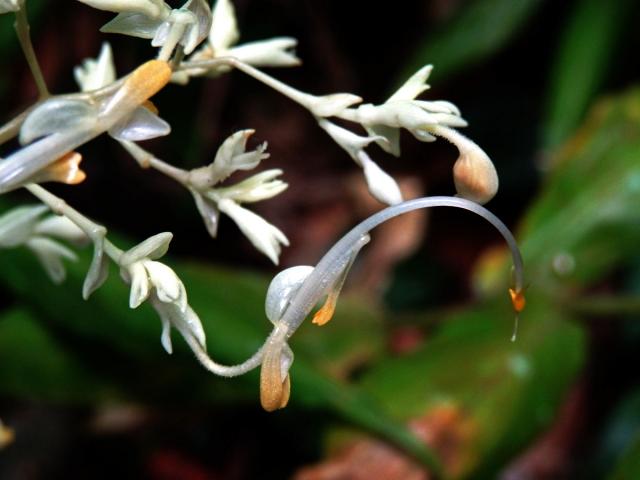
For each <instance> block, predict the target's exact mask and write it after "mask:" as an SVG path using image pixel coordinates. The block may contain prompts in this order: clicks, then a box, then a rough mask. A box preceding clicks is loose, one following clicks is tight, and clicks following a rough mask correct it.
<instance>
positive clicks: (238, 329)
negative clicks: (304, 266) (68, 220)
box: [0, 249, 438, 470]
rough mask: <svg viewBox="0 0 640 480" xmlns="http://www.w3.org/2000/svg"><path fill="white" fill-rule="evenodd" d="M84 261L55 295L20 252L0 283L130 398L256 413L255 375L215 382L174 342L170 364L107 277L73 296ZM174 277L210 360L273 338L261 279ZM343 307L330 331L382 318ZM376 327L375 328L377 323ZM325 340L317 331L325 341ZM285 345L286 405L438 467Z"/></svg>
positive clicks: (360, 399) (382, 415) (400, 431)
mask: <svg viewBox="0 0 640 480" xmlns="http://www.w3.org/2000/svg"><path fill="white" fill-rule="evenodd" d="M88 263H89V255H88V252H84V253H83V255H82V260H81V262H79V263H78V264H71V265H69V271H68V277H67V282H66V283H65V285H63V286H61V287H57V286H55V285H53V284H51V283H50V282H49V281H48V280H47V279H46V277H45V275H44V274H43V272H42V271H41V270H40V268H39V267H38V266H37V265H36V263H35V260H34V259H33V258H32V257H31V256H30V255H29V254H27V253H26V252H24V251H21V250H20V249H18V250H14V251H10V252H0V270H2V272H3V275H2V276H0V282H2V283H3V284H4V286H5V287H6V288H7V289H9V290H10V291H12V292H13V293H14V295H16V296H17V297H18V298H19V299H20V300H21V301H22V302H24V303H25V304H28V305H29V306H30V308H33V310H34V312H36V313H37V314H38V317H39V318H41V319H42V321H43V322H46V324H47V325H48V326H50V327H51V328H55V329H56V330H57V331H59V333H60V337H61V338H62V337H64V338H65V339H67V340H68V343H67V344H66V345H65V347H66V348H69V349H72V350H73V351H74V353H76V354H77V355H78V356H79V357H80V358H82V360H83V362H85V363H86V364H87V365H90V366H91V368H92V369H93V370H94V372H95V374H96V376H97V378H98V379H109V380H110V381H113V382H115V383H118V384H119V385H121V387H122V389H123V391H125V392H126V393H127V395H128V396H131V397H133V398H138V399H140V398H142V399H144V400H150V399H153V401H163V400H164V401H168V400H172V401H180V402H181V404H185V403H198V402H208V403H210V402H220V401H221V400H225V399H227V400H230V399H233V400H234V401H235V402H237V400H238V399H239V398H240V399H243V401H249V402H251V403H252V404H253V405H254V406H255V408H259V406H258V400H257V399H258V378H257V371H255V372H252V373H251V374H249V375H247V376H244V377H240V378H238V379H224V380H223V379H219V378H217V377H214V376H213V375H211V374H209V373H208V372H205V371H204V370H203V369H202V367H200V365H198V363H197V362H196V361H195V360H194V359H193V356H192V354H191V353H190V352H189V351H188V349H187V347H186V346H185V344H184V342H182V341H181V340H180V341H175V342H174V346H175V352H174V355H173V358H171V357H168V356H167V355H166V354H165V353H164V351H163V350H162V348H161V346H160V341H159V338H160V322H159V320H158V318H157V316H156V314H155V312H154V311H153V310H152V309H151V308H147V307H146V305H143V306H142V307H140V308H138V309H136V310H131V309H129V308H128V305H127V303H128V302H127V299H128V290H127V287H126V286H125V285H124V284H123V282H121V281H119V279H117V278H115V276H114V275H112V278H110V279H109V280H108V281H107V282H106V283H105V284H104V285H103V287H101V288H100V289H99V290H98V291H97V292H96V293H95V294H94V295H93V296H92V297H91V298H90V299H89V301H87V302H85V301H83V300H82V299H81V297H80V291H81V285H82V279H83V276H84V273H85V270H86V268H87V265H88ZM176 272H177V273H178V274H179V275H180V277H181V279H182V280H183V281H184V283H185V285H186V286H187V291H188V294H189V302H190V304H191V305H192V307H193V308H194V310H195V311H196V312H198V314H199V315H200V317H201V319H202V323H203V326H204V328H205V331H206V332H207V334H208V335H207V346H208V349H209V352H210V353H211V355H212V357H214V358H216V360H218V361H221V362H223V363H224V362H226V363H237V362H240V361H243V360H244V359H246V358H247V357H248V356H249V355H251V354H252V353H253V352H254V351H255V350H256V349H257V348H258V347H259V346H260V345H261V344H262V342H263V341H264V339H265V337H266V335H267V334H268V332H269V330H270V324H269V323H268V321H267V320H266V317H265V314H264V295H265V293H266V290H267V286H268V281H267V279H266V278H264V277H261V276H258V275H254V274H250V273H241V272H231V271H226V270H222V269H214V268H210V267H203V266H199V265H193V264H191V265H178V266H177V267H176ZM348 305H349V304H348V302H347V304H346V305H345V306H341V307H340V308H339V309H338V312H337V315H336V318H335V319H334V320H333V321H332V323H335V324H336V325H340V321H341V320H340V319H341V317H343V316H344V317H345V318H346V319H347V322H346V325H347V326H348V325H350V324H352V321H351V320H348V319H349V317H351V318H355V317H356V316H357V317H360V316H361V315H364V316H367V317H370V318H374V319H375V318H378V319H379V316H378V315H376V314H375V312H374V311H372V310H370V309H368V308H366V307H364V306H359V307H358V308H356V309H354V311H353V314H348V313H347V314H345V311H346V310H348ZM344 307H347V309H345V308H344ZM375 322H376V323H378V324H379V320H376V321H375ZM305 328H306V327H305ZM310 328H317V327H315V326H310ZM327 328H328V327H327ZM352 328H353V327H348V329H352ZM344 331H345V330H344V328H337V329H336V334H335V335H336V339H335V340H336V341H335V342H334V343H335V344H336V345H341V346H340V347H339V348H338V349H336V350H335V351H334V352H333V354H334V355H333V359H334V361H336V362H338V363H339V362H340V359H339V356H340V355H342V353H340V352H348V350H349V348H348V343H344V342H345V338H342V339H340V340H337V338H338V336H340V334H341V332H342V333H344ZM330 332H331V330H327V332H326V333H324V332H323V335H324V337H325V340H326V341H327V342H329V343H331V338H330V337H331V333H330ZM374 332H375V330H372V331H371V333H370V335H374ZM378 332H379V329H378ZM304 337H305V335H304V334H303V335H302V337H301V342H302V343H306V344H307V345H309V344H310V342H309V340H305V338H304ZM349 338H351V340H350V341H351V342H356V341H358V338H357V336H356V335H355V334H353V333H351V334H350V336H349ZM341 342H342V343H341ZM378 343H380V342H378ZM292 347H293V348H294V351H295V352H296V361H295V362H294V365H293V367H292V370H291V376H292V381H293V387H292V403H294V404H298V405H303V406H307V407H310V408H326V409H330V410H332V411H334V412H336V413H337V414H338V415H340V416H342V417H343V418H345V419H346V420H349V421H350V422H352V423H354V424H356V425H359V426H361V427H362V428H364V429H366V430H368V431H371V432H374V433H376V434H379V435H384V436H385V438H387V439H389V440H390V441H392V442H393V443H395V444H396V445H398V446H400V447H402V448H404V449H405V450H406V451H408V452H410V453H411V454H412V455H414V456H415V457H416V458H419V459H420V460H421V461H423V462H424V463H425V464H427V465H430V466H431V467H432V468H433V469H434V470H437V469H438V464H437V462H436V460H435V457H434V455H433V454H432V453H430V451H429V450H428V448H426V447H425V446H424V445H423V444H421V443H420V442H419V441H418V440H417V439H416V438H415V437H414V436H413V435H412V434H411V433H410V432H409V431H408V430H407V429H406V427H405V426H404V425H403V424H401V423H397V422H396V421H395V420H393V419H392V418H391V417H389V416H388V414H387V413H386V412H385V411H384V409H382V408H379V407H377V406H376V404H375V402H372V401H371V400H370V399H369V398H368V397H366V396H365V395H363V394H361V393H358V392H357V391H356V390H354V389H353V388H352V387H350V386H348V385H347V384H345V383H342V382H339V381H336V380H334V379H332V378H331V377H329V376H328V375H326V374H323V373H320V371H319V370H318V369H317V368H316V367H314V366H313V365H312V362H310V361H308V360H307V359H305V351H304V349H303V348H301V349H300V350H296V348H297V347H296V342H295V337H294V341H292ZM105 359H108V361H106V360H105ZM157 371H162V375H161V376H160V375H153V374H152V373H153V372H157Z"/></svg>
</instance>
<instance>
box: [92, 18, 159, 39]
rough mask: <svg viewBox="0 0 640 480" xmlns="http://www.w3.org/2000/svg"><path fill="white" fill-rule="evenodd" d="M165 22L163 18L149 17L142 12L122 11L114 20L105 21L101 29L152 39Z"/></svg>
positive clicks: (106, 31) (104, 31)
mask: <svg viewBox="0 0 640 480" xmlns="http://www.w3.org/2000/svg"><path fill="white" fill-rule="evenodd" d="M163 22H164V20H162V19H158V18H151V17H147V16H146V15H143V14H141V13H120V14H118V15H117V16H116V17H115V18H114V19H113V20H111V21H110V22H108V23H105V24H104V25H103V26H102V28H100V31H101V32H103V33H120V34H123V35H130V36H132V37H138V38H147V39H151V38H153V37H154V36H155V34H156V31H157V30H158V28H159V27H160V25H162V24H163Z"/></svg>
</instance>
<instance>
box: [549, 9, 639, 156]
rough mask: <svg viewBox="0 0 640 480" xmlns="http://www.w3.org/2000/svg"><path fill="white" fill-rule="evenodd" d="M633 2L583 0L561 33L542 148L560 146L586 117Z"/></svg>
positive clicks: (552, 70) (604, 75)
mask: <svg viewBox="0 0 640 480" xmlns="http://www.w3.org/2000/svg"><path fill="white" fill-rule="evenodd" d="M633 4H634V2H633V1H631V0H617V1H611V2H602V1H600V0H580V1H578V2H577V3H576V5H575V9H574V11H573V14H572V15H571V18H570V20H569V23H568V25H567V27H566V29H565V30H564V32H563V34H562V38H561V39H560V45H559V48H558V51H557V54H556V57H555V60H554V63H553V66H552V69H551V79H550V85H549V98H548V103H547V107H546V114H545V121H544V130H543V147H544V148H546V149H549V148H553V147H556V146H558V145H560V143H561V142H563V141H564V140H566V139H567V137H569V135H570V134H572V133H573V131H574V130H575V129H576V127H577V126H578V125H579V123H580V121H581V120H582V116H583V114H584V112H585V110H586V109H587V107H588V106H589V105H590V104H591V102H592V101H593V99H594V96H595V94H596V93H597V91H598V89H599V87H600V85H601V84H602V82H603V80H604V79H605V78H606V76H607V72H608V70H609V67H610V65H611V63H612V61H613V60H614V59H615V58H616V57H617V53H616V51H615V45H616V43H617V41H618V39H619V36H620V34H621V33H622V32H624V30H625V24H626V21H625V20H626V16H627V14H628V13H629V10H630V8H631V7H632V6H633Z"/></svg>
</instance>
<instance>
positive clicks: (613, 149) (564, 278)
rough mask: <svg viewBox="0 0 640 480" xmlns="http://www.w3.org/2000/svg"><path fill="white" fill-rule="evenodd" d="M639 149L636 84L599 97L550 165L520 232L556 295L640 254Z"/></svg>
mask: <svg viewBox="0 0 640 480" xmlns="http://www.w3.org/2000/svg"><path fill="white" fill-rule="evenodd" d="M639 154H640V90H638V89H637V88H636V89H633V90H630V91H629V92H627V93H625V94H623V95H620V96H618V97H615V98H610V99H607V100H604V101H602V102H600V103H598V104H597V105H596V107H594V108H593V110H592V111H591V113H590V115H589V117H588V120H587V122H586V124H585V125H584V126H583V127H582V128H581V129H580V131H579V132H578V133H577V134H576V135H575V137H573V139H572V140H571V141H570V142H568V143H567V144H566V145H565V147H564V148H563V149H562V151H561V152H560V154H559V155H557V157H556V158H555V160H554V163H553V164H552V165H551V169H552V171H551V172H550V174H549V176H548V178H547V179H546V181H545V183H546V185H545V186H544V188H543V191H542V193H541V195H540V196H539V197H538V199H537V200H536V201H535V203H534V204H533V206H532V207H531V209H530V210H529V212H528V213H527V215H526V216H525V220H524V223H523V228H522V230H521V232H520V233H521V235H520V238H521V247H522V251H523V255H524V258H525V266H526V267H527V276H528V278H529V280H530V281H531V282H532V283H534V284H536V285H537V286H538V287H539V288H542V289H544V290H546V291H547V292H548V293H549V294H552V295H556V296H557V295H558V294H559V293H561V292H563V291H567V290H569V289H575V288H576V287H579V286H586V285H589V284H590V283H592V282H593V281H595V280H597V279H599V278H601V277H602V275H604V274H606V273H607V272H609V271H611V269H612V268H613V267H615V266H616V265H618V264H619V263H620V262H622V261H624V260H625V259H626V258H628V257H629V256H632V255H636V254H637V245H638V242H640V209H639V208H638V205H640V162H639V161H638V155H639Z"/></svg>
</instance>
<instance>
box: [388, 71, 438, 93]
mask: <svg viewBox="0 0 640 480" xmlns="http://www.w3.org/2000/svg"><path fill="white" fill-rule="evenodd" d="M431 70H433V65H425V66H424V67H422V68H421V69H420V70H418V71H417V72H416V73H414V74H413V75H412V76H411V77H409V79H408V80H407V81H406V82H405V83H404V85H402V86H401V87H400V88H399V89H398V90H397V91H396V93H394V94H393V95H391V97H389V99H388V100H387V102H395V101H398V100H413V99H414V98H416V97H417V96H418V95H420V94H421V93H422V92H424V91H425V90H427V89H428V88H429V85H427V84H426V82H427V79H428V78H429V75H430V74H431Z"/></svg>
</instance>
